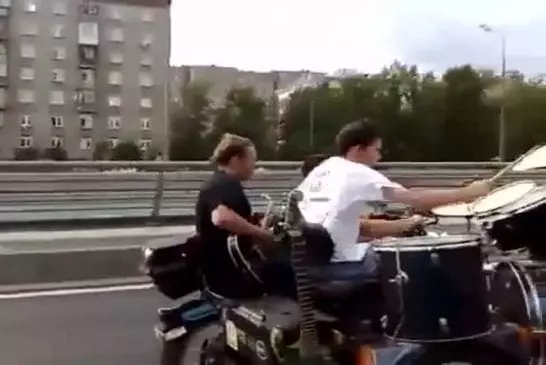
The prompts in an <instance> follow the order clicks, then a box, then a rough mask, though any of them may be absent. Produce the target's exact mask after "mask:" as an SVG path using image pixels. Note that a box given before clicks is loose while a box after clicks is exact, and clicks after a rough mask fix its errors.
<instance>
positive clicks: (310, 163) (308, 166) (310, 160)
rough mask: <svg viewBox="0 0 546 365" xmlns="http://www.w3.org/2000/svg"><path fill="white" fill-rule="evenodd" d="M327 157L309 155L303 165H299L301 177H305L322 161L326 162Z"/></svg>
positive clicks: (324, 155)
mask: <svg viewBox="0 0 546 365" xmlns="http://www.w3.org/2000/svg"><path fill="white" fill-rule="evenodd" d="M328 157H330V156H329V155H326V154H320V153H319V154H315V155H309V156H307V157H306V158H305V160H303V164H302V165H301V174H302V175H303V177H307V175H309V173H310V172H311V171H313V169H314V168H315V167H317V166H318V165H320V163H321V162H322V161H324V160H326V159H327V158H328Z"/></svg>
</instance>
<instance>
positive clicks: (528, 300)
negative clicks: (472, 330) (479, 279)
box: [491, 261, 546, 365]
mask: <svg viewBox="0 0 546 365" xmlns="http://www.w3.org/2000/svg"><path fill="white" fill-rule="evenodd" d="M491 301H492V305H493V308H494V310H495V312H496V313H497V314H498V315H499V316H500V317H501V319H502V320H504V321H506V322H509V323H513V324H516V325H517V326H518V327H519V329H520V331H521V332H522V333H523V334H524V335H525V338H526V339H527V340H528V341H529V342H528V344H529V349H530V351H531V355H532V360H531V362H530V364H533V365H546V341H545V338H544V333H545V330H546V326H545V324H546V263H538V262H533V261H521V262H515V261H514V262H501V263H499V264H497V266H496V268H495V269H494V272H493V275H492V280H491Z"/></svg>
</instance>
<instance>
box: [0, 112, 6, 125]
mask: <svg viewBox="0 0 546 365" xmlns="http://www.w3.org/2000/svg"><path fill="white" fill-rule="evenodd" d="M4 118H5V114H4V113H1V112H0V128H1V127H3V126H4Z"/></svg>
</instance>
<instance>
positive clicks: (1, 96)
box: [0, 87, 8, 126]
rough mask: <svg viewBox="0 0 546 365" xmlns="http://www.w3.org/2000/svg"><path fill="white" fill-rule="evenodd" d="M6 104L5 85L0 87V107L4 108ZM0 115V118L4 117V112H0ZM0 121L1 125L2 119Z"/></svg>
mask: <svg viewBox="0 0 546 365" xmlns="http://www.w3.org/2000/svg"><path fill="white" fill-rule="evenodd" d="M7 105H8V93H7V92H6V88H5V87H0V108H2V109H5V108H6V107H7ZM0 115H1V116H2V118H3V117H4V113H0ZM0 122H1V125H3V124H4V120H3V119H2V120H1V121H0ZM1 125H0V126H1Z"/></svg>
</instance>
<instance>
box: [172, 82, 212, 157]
mask: <svg viewBox="0 0 546 365" xmlns="http://www.w3.org/2000/svg"><path fill="white" fill-rule="evenodd" d="M208 90H209V86H208V85H206V84H190V85H188V86H187V87H184V88H183V89H182V90H181V94H182V103H181V104H175V105H173V106H172V112H171V116H170V124H171V138H170V143H169V158H170V159H171V160H205V159H207V158H208V157H209V156H210V150H211V149H210V147H209V146H207V144H206V141H205V140H204V138H203V136H204V134H205V132H206V130H207V127H208V125H209V124H210V116H209V114H210V100H209V99H208V97H207V93H208Z"/></svg>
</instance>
